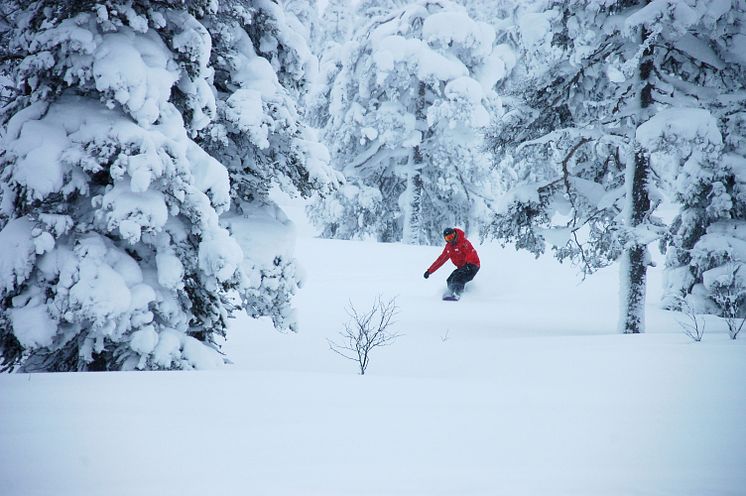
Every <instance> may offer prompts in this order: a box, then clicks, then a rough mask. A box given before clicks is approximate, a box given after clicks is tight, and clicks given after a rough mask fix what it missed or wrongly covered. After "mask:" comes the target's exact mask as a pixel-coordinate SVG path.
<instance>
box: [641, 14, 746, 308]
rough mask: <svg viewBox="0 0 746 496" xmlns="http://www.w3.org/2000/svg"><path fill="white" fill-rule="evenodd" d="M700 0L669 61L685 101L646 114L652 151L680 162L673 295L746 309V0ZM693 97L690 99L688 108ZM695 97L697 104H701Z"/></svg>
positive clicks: (672, 241)
mask: <svg viewBox="0 0 746 496" xmlns="http://www.w3.org/2000/svg"><path fill="white" fill-rule="evenodd" d="M695 7H699V10H698V11H695V12H697V16H696V19H697V23H696V24H695V25H694V29H690V30H689V31H690V33H689V35H688V36H686V37H684V38H682V39H681V40H680V41H679V42H678V43H677V46H676V48H677V50H676V51H675V55H674V56H670V57H668V58H667V60H666V62H665V65H663V67H664V68H665V69H666V71H667V72H668V73H675V74H676V75H677V76H678V78H679V80H678V81H675V82H672V86H671V90H670V92H671V96H672V99H674V101H676V102H680V105H679V108H676V109H672V110H669V111H667V112H664V113H661V114H660V115H657V116H656V117H655V118H654V119H651V121H649V122H648V123H647V124H646V129H644V130H645V131H647V132H646V133H645V136H646V138H647V140H648V142H649V143H648V148H650V149H651V150H653V153H652V156H651V160H652V161H653V163H654V164H659V167H660V168H661V169H673V171H671V175H673V176H674V179H673V184H672V186H673V193H674V200H675V201H676V202H677V203H678V204H679V205H680V212H679V214H678V216H677V217H676V219H675V220H674V222H673V225H672V227H671V236H670V237H669V238H667V239H666V240H665V241H666V243H667V244H668V251H667V259H666V286H665V290H666V293H665V295H664V298H665V301H664V303H665V304H666V306H668V307H669V308H680V306H681V299H682V298H685V299H686V300H687V302H688V303H689V305H690V306H691V307H692V308H694V309H695V310H696V311H698V312H703V313H712V314H716V315H719V316H723V317H744V316H746V267H745V266H744V265H746V94H744V90H746V54H745V53H744V48H745V47H746V2H745V1H743V0H738V1H734V2H723V3H720V4H717V5H715V4H711V5H707V4H702V5H695ZM687 107H690V108H687ZM691 107H694V109H692V108H691Z"/></svg>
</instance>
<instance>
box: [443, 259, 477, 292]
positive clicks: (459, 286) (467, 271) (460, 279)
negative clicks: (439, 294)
mask: <svg viewBox="0 0 746 496" xmlns="http://www.w3.org/2000/svg"><path fill="white" fill-rule="evenodd" d="M478 270H479V267H478V266H476V265H474V264H466V265H464V266H463V267H461V268H459V269H456V270H454V271H453V272H452V273H451V275H450V276H448V289H450V290H451V291H453V292H454V293H458V294H461V292H463V291H464V286H465V285H466V283H467V282H469V281H471V280H472V279H474V276H475V275H477V271H478Z"/></svg>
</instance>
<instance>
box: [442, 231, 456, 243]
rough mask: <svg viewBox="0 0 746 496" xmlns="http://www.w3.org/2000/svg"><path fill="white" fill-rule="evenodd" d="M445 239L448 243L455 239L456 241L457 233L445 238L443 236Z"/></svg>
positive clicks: (449, 234)
mask: <svg viewBox="0 0 746 496" xmlns="http://www.w3.org/2000/svg"><path fill="white" fill-rule="evenodd" d="M443 239H445V240H446V241H449V242H450V241H453V240H454V239H456V233H455V232H452V233H448V234H446V235H445V236H443Z"/></svg>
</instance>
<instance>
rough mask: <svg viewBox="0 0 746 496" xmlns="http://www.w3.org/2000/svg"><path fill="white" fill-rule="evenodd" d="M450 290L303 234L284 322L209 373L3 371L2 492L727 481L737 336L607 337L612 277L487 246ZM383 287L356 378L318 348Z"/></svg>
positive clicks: (743, 354) (738, 481) (544, 488)
mask: <svg viewBox="0 0 746 496" xmlns="http://www.w3.org/2000/svg"><path fill="white" fill-rule="evenodd" d="M478 249H479V253H480V257H481V260H482V266H483V268H482V270H481V271H480V272H479V274H478V275H477V277H476V279H475V280H474V282H473V283H471V284H470V285H468V286H467V292H466V294H465V296H464V298H463V299H462V300H461V301H459V302H456V303H453V302H443V301H441V300H440V294H441V292H442V291H443V288H444V280H445V277H446V276H447V275H448V273H449V268H448V266H446V267H444V268H443V269H441V270H440V271H438V272H437V273H435V274H434V275H433V276H432V277H431V278H430V279H429V280H425V279H423V278H422V273H423V272H424V270H425V268H427V266H428V265H429V264H430V263H431V262H432V260H434V259H435V257H436V256H437V255H438V254H439V249H438V248H435V247H414V246H405V245H399V244H376V243H367V242H351V241H329V240H319V239H312V238H302V239H300V240H299V244H298V246H297V256H298V258H299V261H300V263H301V265H302V266H303V267H304V269H305V272H306V277H305V279H306V284H305V287H304V288H303V289H302V290H301V292H300V293H299V294H298V296H297V299H296V307H297V310H298V318H299V322H300V324H301V327H300V333H299V334H281V333H277V332H276V331H274V330H273V329H272V328H271V324H270V323H269V322H263V321H262V322H260V325H259V326H258V327H257V323H256V322H255V321H251V320H249V319H239V320H237V321H235V322H234V323H233V325H232V327H231V332H230V334H229V340H228V342H227V344H226V347H225V350H226V352H227V353H228V355H229V356H230V357H231V359H232V360H233V362H234V363H233V365H230V366H228V367H227V368H225V369H223V370H218V371H212V372H189V373H186V372H181V373H101V374H36V375H2V376H0V440H2V444H0V494H3V495H5V496H34V495H48V494H54V495H55V496H65V495H71V496H73V495H74V496H81V495H100V494H106V495H107V496H111V495H127V496H131V495H137V496H143V495H158V496H163V495H178V496H185V495H213V494H214V495H218V494H219V495H247V494H248V495H298V496H301V495H302V496H307V495H325V496H328V495H332V496H333V495H389V494H391V495H393V494H396V495H410V494H411V495H495V494H509V495H543V494H548V495H585V494H587V495H601V494H603V495H620V496H622V495H624V496H628V495H652V494H656V495H676V496H680V495H703V494H707V495H737V494H743V493H742V491H743V490H744V489H743V488H744V487H746V471H744V470H743V460H744V459H746V423H744V421H743V412H744V411H746V388H744V387H743V377H745V376H746V341H744V339H743V337H741V338H740V339H738V340H736V341H731V340H730V339H729V338H728V336H727V334H726V333H725V332H724V330H723V328H722V326H718V325H717V323H715V322H708V328H707V332H706V334H705V336H704V339H703V341H702V342H701V343H693V342H691V341H690V340H689V338H687V337H686V336H684V334H682V333H681V331H680V328H679V326H678V324H677V323H676V316H675V315H674V314H671V313H668V312H664V311H662V310H659V309H658V308H657V307H656V304H655V303H656V301H657V298H658V297H659V295H660V289H659V288H660V272H659V270H660V269H657V268H656V269H654V270H653V271H652V274H651V281H650V294H649V295H648V296H649V297H648V301H649V305H648V325H647V328H648V330H649V333H648V334H645V335H635V336H622V335H617V334H616V333H615V329H616V320H617V314H616V306H617V289H616V288H617V274H616V272H615V269H614V268H611V269H608V270H605V271H602V272H600V273H599V274H597V275H595V276H593V277H591V278H590V279H588V280H586V281H585V282H583V283H582V284H580V281H579V278H578V277H577V275H576V273H575V271H574V270H573V269H572V268H571V267H565V266H561V265H558V264H556V263H554V262H553V261H552V260H549V259H547V260H543V259H540V260H538V261H536V260H534V259H533V258H532V257H531V256H529V255H525V254H522V253H516V252H514V251H513V250H512V249H511V248H508V249H502V248H500V247H498V246H496V245H488V246H478ZM378 295H381V296H382V297H383V298H384V299H389V298H393V297H396V302H397V304H398V306H399V308H400V313H399V315H398V317H397V319H396V320H397V322H396V324H395V326H394V327H395V330H396V331H398V332H400V333H402V334H403V335H402V336H401V337H400V338H399V339H398V340H396V341H395V342H394V343H393V344H392V345H391V346H389V347H386V348H381V349H377V350H374V352H373V355H372V359H371V365H370V367H369V369H368V373H367V374H366V375H365V376H359V375H356V367H355V364H354V363H353V362H349V361H345V360H344V359H342V358H341V357H339V356H338V355H336V354H334V353H333V352H331V351H330V350H329V347H328V342H327V339H335V338H336V337H337V335H338V332H339V331H340V330H342V328H343V324H344V322H345V321H346V319H347V315H346V313H345V306H346V305H349V304H350V303H352V304H353V305H354V306H355V307H356V308H357V309H358V310H363V311H365V310H368V309H369V308H370V306H371V305H372V303H373V300H374V298H375V297H377V296H378Z"/></svg>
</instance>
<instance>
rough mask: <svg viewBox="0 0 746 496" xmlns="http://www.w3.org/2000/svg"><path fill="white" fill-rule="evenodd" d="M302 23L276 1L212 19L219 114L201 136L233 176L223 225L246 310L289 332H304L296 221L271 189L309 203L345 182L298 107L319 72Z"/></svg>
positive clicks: (233, 6)
mask: <svg viewBox="0 0 746 496" xmlns="http://www.w3.org/2000/svg"><path fill="white" fill-rule="evenodd" d="M297 22H298V20H297V18H295V17H294V16H292V15H290V16H286V15H285V12H284V11H283V10H282V9H281V8H280V7H279V5H277V4H275V3H274V2H271V1H268V0H252V1H249V2H247V1H237V0H228V1H223V2H221V3H220V7H219V9H218V12H217V13H216V14H215V15H211V16H208V17H207V18H206V19H205V20H204V23H205V25H206V26H207V29H208V30H209V32H210V33H211V35H212V40H213V55H212V59H213V67H214V71H215V75H214V87H215V90H216V91H215V94H216V96H217V98H216V99H217V117H216V118H215V119H214V120H213V121H212V122H211V123H210V125H209V126H208V127H207V128H206V129H205V130H203V131H202V132H200V133H199V136H198V138H196V139H197V141H198V142H199V143H200V144H202V145H203V147H204V148H205V150H207V151H208V152H209V153H210V154H211V155H212V156H213V157H215V158H217V159H218V160H219V161H220V162H221V163H223V164H224V165H225V166H226V167H227V168H228V172H229V174H230V177H231V190H230V195H231V201H232V203H231V205H232V207H231V210H230V212H228V213H226V214H225V215H223V216H222V218H221V219H222V222H223V224H224V225H225V226H226V227H228V229H229V230H230V231H231V233H232V234H233V236H234V237H235V238H236V239H237V240H238V241H239V242H240V244H241V247H242V249H243V252H244V257H245V258H244V262H243V273H244V274H245V276H246V277H248V284H247V285H245V286H244V289H243V290H242V291H241V296H242V297H243V298H244V300H245V303H246V309H247V311H248V312H249V313H250V314H251V315H252V316H255V317H258V316H265V315H266V316H270V317H271V318H272V319H273V321H274V323H275V325H276V326H277V327H278V328H283V329H286V328H290V329H295V328H296V325H297V323H296V321H295V318H294V316H293V312H292V309H291V306H290V297H291V295H292V294H293V293H294V291H295V288H296V287H297V285H298V284H299V282H300V281H299V276H298V274H297V270H296V267H295V264H294V262H293V257H292V248H293V244H294V237H293V234H292V230H291V226H290V222H289V221H288V219H287V218H286V216H285V214H284V213H283V212H282V211H281V209H279V208H278V207H277V205H275V203H274V202H273V201H272V200H271V199H270V198H269V193H270V190H271V189H272V188H273V187H278V188H280V189H281V190H284V191H286V192H287V193H289V194H297V193H300V195H302V196H303V197H308V196H310V195H311V194H312V193H314V192H318V191H321V192H323V191H325V190H327V189H328V188H330V187H331V186H333V185H335V184H336V182H337V181H338V180H337V179H336V174H335V173H333V171H331V170H330V169H329V168H328V160H329V157H328V152H327V150H326V148H325V147H324V146H322V145H321V144H319V143H318V141H317V139H316V137H315V136H314V134H313V132H312V130H311V129H309V128H308V127H307V126H306V125H305V124H304V122H303V119H302V115H301V113H300V110H299V108H298V106H297V105H296V98H297V97H299V96H300V95H301V94H302V93H304V92H305V88H306V86H307V85H308V84H309V82H310V81H311V80H312V79H313V77H314V76H315V71H316V60H315V59H314V58H313V56H312V55H311V52H310V50H309V48H308V45H307V43H306V40H305V39H304V38H303V37H302V36H300V35H299V34H298V33H299V30H298V25H297Z"/></svg>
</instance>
